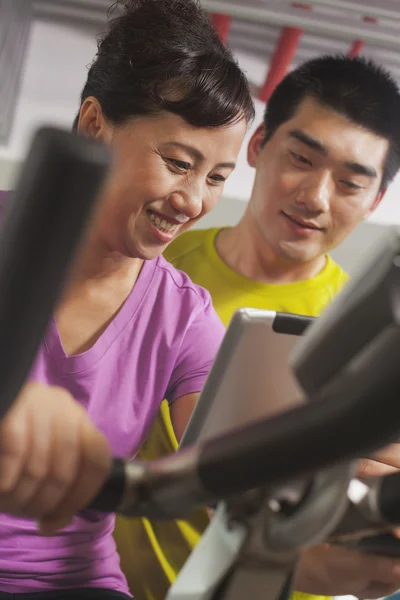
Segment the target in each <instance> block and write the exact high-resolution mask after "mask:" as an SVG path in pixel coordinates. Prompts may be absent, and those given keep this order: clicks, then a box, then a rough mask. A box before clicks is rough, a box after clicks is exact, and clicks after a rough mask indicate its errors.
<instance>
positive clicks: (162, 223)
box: [147, 210, 177, 233]
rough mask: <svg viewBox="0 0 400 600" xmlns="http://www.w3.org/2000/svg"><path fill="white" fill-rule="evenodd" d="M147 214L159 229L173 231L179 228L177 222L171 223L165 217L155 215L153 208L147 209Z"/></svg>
mask: <svg viewBox="0 0 400 600" xmlns="http://www.w3.org/2000/svg"><path fill="white" fill-rule="evenodd" d="M147 216H148V217H149V219H150V221H151V222H152V223H153V225H155V226H156V227H157V229H160V230H161V231H170V232H171V233H172V232H174V231H175V229H176V228H177V225H176V224H175V223H170V222H169V221H166V220H165V219H160V217H159V216H158V215H155V214H154V213H153V212H152V211H151V210H148V211H147Z"/></svg>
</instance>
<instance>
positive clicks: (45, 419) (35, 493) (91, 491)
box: [0, 383, 111, 534]
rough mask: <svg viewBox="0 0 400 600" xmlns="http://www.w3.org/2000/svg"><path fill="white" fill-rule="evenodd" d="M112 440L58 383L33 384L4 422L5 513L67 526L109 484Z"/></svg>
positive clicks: (0, 477)
mask: <svg viewBox="0 0 400 600" xmlns="http://www.w3.org/2000/svg"><path fill="white" fill-rule="evenodd" d="M110 466H111V453H110V448H109V445H108V442H107V440H106V439H105V437H104V436H103V435H102V434H101V433H100V432H99V431H97V429H96V428H95V427H94V425H93V424H92V422H91V420H90V418H89V416H88V415H87V413H86V411H85V410H84V409H83V408H82V406H80V405H79V404H78V403H77V402H75V400H74V399H73V398H72V396H71V395H70V394H69V393H68V392H67V391H66V390H63V389H61V388H58V387H49V386H45V385H41V384H38V383H28V384H26V385H25V386H24V388H23V389H22V391H21V392H20V394H19V397H18V398H17V400H16V401H15V403H14V404H13V406H12V408H11V409H10V411H9V412H8V413H7V415H6V416H5V417H4V419H3V420H2V421H1V423H0V512H3V513H8V514H12V515H16V516H24V517H28V518H32V519H35V520H37V521H38V522H39V525H40V529H41V531H42V533H46V534H47V533H52V532H54V531H55V530H56V529H60V528H62V527H65V526H66V525H67V524H68V523H69V522H70V521H71V520H72V518H73V517H74V515H75V514H76V513H77V512H78V510H80V509H81V508H82V507H83V506H85V505H86V504H88V503H89V502H90V500H92V498H94V497H95V495H96V494H97V492H98V491H99V490H100V488H101V486H102V485H103V483H104V481H105V480H106V477H107V475H108V472H109V469H110Z"/></svg>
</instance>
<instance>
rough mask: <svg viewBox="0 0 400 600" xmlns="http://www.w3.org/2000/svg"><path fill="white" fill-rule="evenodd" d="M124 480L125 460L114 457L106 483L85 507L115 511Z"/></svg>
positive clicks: (119, 501) (118, 503) (123, 486)
mask: <svg viewBox="0 0 400 600" xmlns="http://www.w3.org/2000/svg"><path fill="white" fill-rule="evenodd" d="M125 482H126V478H125V462H124V461H123V460H121V459H120V458H114V459H113V463H112V466H111V471H110V474H109V476H108V478H107V481H106V483H105V484H104V486H103V488H102V489H101V490H100V492H99V493H98V494H97V496H96V497H95V498H94V500H93V501H92V502H91V503H90V505H89V506H88V507H87V508H88V509H90V510H98V511H99V512H106V513H108V512H110V513H113V512H117V509H118V507H119V505H120V503H121V500H122V496H123V494H124V491H125Z"/></svg>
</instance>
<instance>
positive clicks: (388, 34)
mask: <svg viewBox="0 0 400 600" xmlns="http://www.w3.org/2000/svg"><path fill="white" fill-rule="evenodd" d="M202 6H203V7H204V8H205V9H206V10H209V11H212V12H225V13H229V14H230V15H232V17H237V18H240V19H243V20H247V21H255V22H258V23H269V24H270V25H280V26H289V27H298V28H300V29H304V30H306V31H308V32H315V33H319V34H321V35H327V36H331V37H336V38H338V39H344V40H354V38H357V39H358V38H360V39H363V40H364V41H365V42H368V43H369V44H373V45H377V46H380V47H385V48H393V49H397V50H398V49H399V48H400V37H399V33H398V30H397V29H396V28H395V27H393V28H389V27H383V26H381V25H375V24H370V23H365V22H362V21H359V20H358V19H351V20H349V19H348V18H346V19H341V18H333V17H332V18H330V19H324V18H322V17H321V15H320V14H318V13H315V11H305V10H301V9H296V8H293V7H291V6H288V5H287V4H283V3H282V2H278V1H276V0H271V1H269V2H268V4H266V3H265V2H261V1H260V0H257V1H256V2H254V3H253V5H252V6H251V5H250V6H249V5H248V4H246V5H245V6H244V5H243V4H242V3H241V2H240V1H239V0H235V1H232V0H230V1H229V2H226V1H224V0H202ZM363 14H365V11H364V13H363Z"/></svg>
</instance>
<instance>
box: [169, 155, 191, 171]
mask: <svg viewBox="0 0 400 600" xmlns="http://www.w3.org/2000/svg"><path fill="white" fill-rule="evenodd" d="M167 160H168V162H170V163H171V164H173V165H174V167H177V168H178V169H180V170H181V171H187V170H188V169H190V164H189V163H188V162H185V161H184V160H177V159H176V158H168V159H167Z"/></svg>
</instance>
